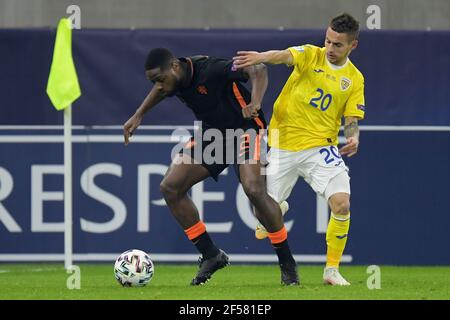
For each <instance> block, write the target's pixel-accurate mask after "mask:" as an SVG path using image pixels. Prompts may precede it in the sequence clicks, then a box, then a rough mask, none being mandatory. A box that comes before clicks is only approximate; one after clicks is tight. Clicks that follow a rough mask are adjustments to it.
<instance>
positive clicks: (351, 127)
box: [344, 121, 359, 139]
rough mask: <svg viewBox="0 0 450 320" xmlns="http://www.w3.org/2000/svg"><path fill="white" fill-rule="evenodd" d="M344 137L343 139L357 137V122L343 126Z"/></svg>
mask: <svg viewBox="0 0 450 320" xmlns="http://www.w3.org/2000/svg"><path fill="white" fill-rule="evenodd" d="M344 135H345V137H346V138H347V139H348V138H351V137H356V138H358V137H359V128H358V122H357V121H353V122H350V123H348V124H346V125H345V126H344Z"/></svg>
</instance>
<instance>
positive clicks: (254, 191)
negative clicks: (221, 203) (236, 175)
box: [242, 182, 266, 202]
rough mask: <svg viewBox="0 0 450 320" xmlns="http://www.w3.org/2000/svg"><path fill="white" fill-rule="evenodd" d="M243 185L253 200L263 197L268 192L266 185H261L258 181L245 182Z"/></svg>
mask: <svg viewBox="0 0 450 320" xmlns="http://www.w3.org/2000/svg"><path fill="white" fill-rule="evenodd" d="M242 187H243V188H244V192H245V194H246V195H247V197H248V198H249V199H250V201H252V202H253V201H254V200H257V199H261V198H262V197H263V196H264V195H265V194H266V191H265V187H264V185H260V183H258V182H254V183H252V182H248V183H243V184H242Z"/></svg>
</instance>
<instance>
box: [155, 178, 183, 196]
mask: <svg viewBox="0 0 450 320" xmlns="http://www.w3.org/2000/svg"><path fill="white" fill-rule="evenodd" d="M159 190H160V191H161V193H162V194H163V196H164V199H166V201H173V200H176V199H178V198H180V197H181V195H182V194H183V192H182V191H181V190H180V188H179V187H178V186H177V185H176V184H174V183H171V182H170V181H167V180H166V179H163V181H161V184H160V185H159Z"/></svg>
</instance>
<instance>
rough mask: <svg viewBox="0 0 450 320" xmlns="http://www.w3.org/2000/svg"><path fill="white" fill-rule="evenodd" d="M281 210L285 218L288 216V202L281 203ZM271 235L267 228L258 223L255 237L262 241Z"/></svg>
mask: <svg viewBox="0 0 450 320" xmlns="http://www.w3.org/2000/svg"><path fill="white" fill-rule="evenodd" d="M280 209H281V214H282V215H283V216H284V215H285V214H286V212H287V211H288V210H289V203H287V201H283V202H281V203H280ZM268 234H269V233H268V232H267V230H266V228H264V226H263V225H262V224H261V223H260V222H258V224H257V225H256V229H255V237H256V239H258V240H262V239H265V238H267V235H268Z"/></svg>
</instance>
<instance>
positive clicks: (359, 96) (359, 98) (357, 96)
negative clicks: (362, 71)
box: [344, 78, 366, 120]
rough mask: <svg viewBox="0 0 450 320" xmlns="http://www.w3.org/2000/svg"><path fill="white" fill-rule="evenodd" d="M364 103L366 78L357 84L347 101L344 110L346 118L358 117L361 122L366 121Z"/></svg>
mask: <svg viewBox="0 0 450 320" xmlns="http://www.w3.org/2000/svg"><path fill="white" fill-rule="evenodd" d="M364 103H365V102H364V78H361V79H359V80H358V81H357V82H356V83H355V87H354V89H353V92H352V94H351V95H350V97H349V98H348V100H347V103H346V105H345V109H344V117H356V118H359V119H360V120H362V119H364V114H365V111H366V107H365V104H364Z"/></svg>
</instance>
